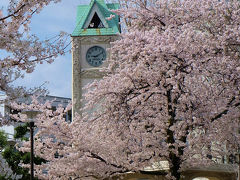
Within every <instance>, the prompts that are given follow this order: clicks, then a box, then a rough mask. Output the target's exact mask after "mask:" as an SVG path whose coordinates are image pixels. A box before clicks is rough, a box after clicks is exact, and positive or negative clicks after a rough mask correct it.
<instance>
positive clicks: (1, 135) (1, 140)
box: [0, 131, 7, 180]
mask: <svg viewBox="0 0 240 180" xmlns="http://www.w3.org/2000/svg"><path fill="white" fill-rule="evenodd" d="M6 145H7V134H6V133H5V132H4V131H0V150H2V149H3V148H4V147H5V146H6ZM0 180H1V179H0Z"/></svg>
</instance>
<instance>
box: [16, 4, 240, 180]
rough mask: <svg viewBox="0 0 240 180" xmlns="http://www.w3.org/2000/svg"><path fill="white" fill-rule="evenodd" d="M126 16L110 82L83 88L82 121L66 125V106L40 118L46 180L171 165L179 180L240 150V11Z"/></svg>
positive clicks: (192, 8) (158, 8)
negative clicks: (162, 163)
mask: <svg viewBox="0 0 240 180" xmlns="http://www.w3.org/2000/svg"><path fill="white" fill-rule="evenodd" d="M125 2H127V4H126V3H125ZM124 3H125V4H124ZM122 7H123V9H120V10H119V11H117V12H118V13H119V14H120V15H122V18H123V19H125V20H126V22H127V26H126V28H127V30H126V32H125V33H122V34H121V35H120V38H119V40H117V41H116V42H114V43H113V44H112V48H111V57H110V59H109V60H108V61H109V66H108V67H107V68H105V69H103V71H104V72H105V73H106V74H107V75H106V76H105V77H104V78H103V79H102V80H99V81H95V82H93V83H92V84H90V85H88V86H87V87H86V89H87V90H88V93H87V94H86V96H85V98H86V102H87V104H86V105H85V106H84V108H83V110H82V114H81V115H79V116H78V117H77V116H76V117H75V119H74V120H73V122H72V123H68V122H65V121H64V119H63V114H64V111H65V110H64V109H63V108H61V107H60V108H59V109H58V110H57V111H56V112H52V111H51V110H48V111H46V110H45V111H43V114H42V115H40V116H39V117H38V121H37V126H38V128H39V131H38V134H37V135H36V138H37V139H38V143H37V147H36V151H37V153H38V155H39V156H40V157H43V158H44V159H46V160H48V163H47V164H44V165H42V166H41V167H40V166H39V168H40V169H45V170H47V171H48V173H47V174H45V176H46V177H47V179H66V178H69V177H72V178H73V179H74V178H75V179H83V178H85V177H91V178H94V177H96V178H101V179H103V178H105V177H109V176H114V175H118V174H124V173H126V172H139V171H140V170H144V168H145V167H148V166H151V165H152V164H153V163H156V162H160V161H168V163H169V168H170V169H169V171H167V172H168V176H166V177H169V178H170V179H177V180H179V179H180V178H181V171H182V170H184V169H186V168H188V167H195V166H201V165H205V166H206V165H209V166H211V165H213V164H215V163H220V162H221V161H222V157H224V156H228V155H234V154H235V153H236V152H237V151H238V150H239V145H240V142H239V140H240V138H239V117H240V111H239V107H240V54H239V53H240V29H239V27H240V2H239V1H237V0H229V1H219V0H202V1H192V0H184V1H181V0H161V1H154V0H148V1H142V0H129V1H123V6H122ZM73 101H74V100H73ZM96 104H97V105H96ZM44 106H45V109H46V107H47V105H46V104H45V105H43V106H41V105H39V104H37V103H35V105H32V106H31V107H28V108H30V109H32V108H33V109H34V108H35V109H41V108H40V107H44ZM19 108H23V107H19ZM25 108H27V107H25ZM20 119H24V117H23V115H22V116H21V117H20ZM28 147H29V145H27V144H26V145H25V147H22V150H27V148H28ZM40 169H39V170H37V171H38V173H39V176H41V177H42V178H44V176H43V174H42V172H41V171H40ZM46 177H45V178H46Z"/></svg>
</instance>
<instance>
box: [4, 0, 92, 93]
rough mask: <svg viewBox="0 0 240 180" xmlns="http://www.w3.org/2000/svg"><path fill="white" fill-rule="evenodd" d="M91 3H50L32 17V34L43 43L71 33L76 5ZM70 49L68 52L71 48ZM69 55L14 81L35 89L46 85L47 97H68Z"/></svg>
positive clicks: (86, 0) (65, 0)
mask: <svg viewBox="0 0 240 180" xmlns="http://www.w3.org/2000/svg"><path fill="white" fill-rule="evenodd" d="M89 2H90V0H62V1H61V2H60V3H57V4H54V3H52V4H50V5H49V6H47V7H46V8H45V9H43V11H41V13H40V14H36V15H35V16H34V17H33V18H32V22H31V26H30V27H31V32H32V33H34V34H36V35H37V36H38V37H40V39H42V40H44V39H47V38H50V37H53V36H54V35H57V34H58V33H59V32H60V31H64V32H67V33H68V34H69V40H70V34H71V33H72V32H73V30H74V28H75V19H76V13H77V6H78V5H81V4H89ZM7 4H8V0H0V8H1V7H6V6H7ZM70 48H71V46H69V48H68V49H70ZM71 61H72V60H71V54H70V53H67V54H66V55H65V56H60V57H58V58H57V59H56V60H55V62H54V63H52V64H47V63H46V64H42V65H38V66H37V67H36V69H35V71H34V72H33V73H31V74H26V76H25V78H24V79H20V80H18V81H16V82H15V84H16V85H23V86H26V87H29V88H30V87H37V86H40V85H42V84H45V87H46V88H47V89H48V90H49V92H50V93H49V94H50V95H53V96H60V97H68V98H71V78H72V75H71V74H72V72H71V71H72V62H71Z"/></svg>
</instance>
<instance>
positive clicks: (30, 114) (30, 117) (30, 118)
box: [22, 110, 41, 180]
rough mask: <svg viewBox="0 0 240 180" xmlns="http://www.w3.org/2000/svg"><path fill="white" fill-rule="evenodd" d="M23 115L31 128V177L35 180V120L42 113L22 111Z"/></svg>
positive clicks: (31, 179)
mask: <svg viewBox="0 0 240 180" xmlns="http://www.w3.org/2000/svg"><path fill="white" fill-rule="evenodd" d="M22 114H26V115H27V118H28V122H29V126H30V141H31V154H30V162H31V177H30V180H33V178H34V163H33V158H34V153H33V142H34V140H33V133H34V120H35V118H36V116H37V115H38V114H41V111H38V110H24V111H22Z"/></svg>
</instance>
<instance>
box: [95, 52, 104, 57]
mask: <svg viewBox="0 0 240 180" xmlns="http://www.w3.org/2000/svg"><path fill="white" fill-rule="evenodd" d="M102 53H103V52H101V53H99V54H97V55H96V56H94V57H97V56H99V55H100V54H102Z"/></svg>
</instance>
